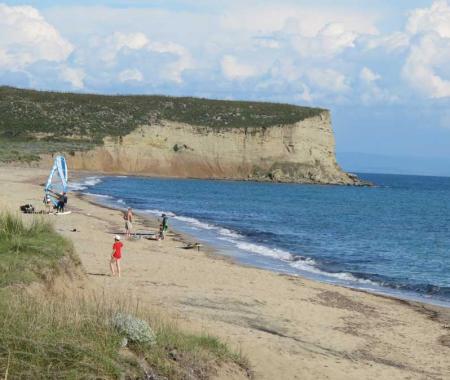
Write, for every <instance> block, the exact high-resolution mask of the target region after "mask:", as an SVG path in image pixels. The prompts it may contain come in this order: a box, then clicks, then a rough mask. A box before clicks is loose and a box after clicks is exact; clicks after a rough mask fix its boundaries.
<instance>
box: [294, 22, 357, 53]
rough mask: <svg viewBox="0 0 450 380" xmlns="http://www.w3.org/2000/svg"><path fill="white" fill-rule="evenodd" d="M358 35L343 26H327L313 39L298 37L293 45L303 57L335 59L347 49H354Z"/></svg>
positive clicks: (295, 37) (335, 24) (334, 24)
mask: <svg viewBox="0 0 450 380" xmlns="http://www.w3.org/2000/svg"><path fill="white" fill-rule="evenodd" d="M357 37H358V34H357V33H354V32H351V31H347V30H346V29H345V27H344V25H343V24H337V23H333V24H328V25H325V26H324V27H323V28H322V29H321V30H319V32H318V33H317V34H316V35H315V36H313V37H305V36H303V35H296V36H294V37H292V45H293V46H294V48H295V49H296V50H297V52H298V53H299V54H300V55H301V56H303V57H325V58H326V57H333V56H335V55H337V54H340V53H341V52H342V51H343V50H344V49H346V48H352V47H354V46H355V45H354V42H355V40H356V38H357Z"/></svg>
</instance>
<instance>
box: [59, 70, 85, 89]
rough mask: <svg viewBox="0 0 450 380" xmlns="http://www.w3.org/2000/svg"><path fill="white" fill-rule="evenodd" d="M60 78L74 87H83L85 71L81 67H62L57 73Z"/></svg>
mask: <svg viewBox="0 0 450 380" xmlns="http://www.w3.org/2000/svg"><path fill="white" fill-rule="evenodd" d="M59 77H60V79H62V80H63V81H64V82H68V83H70V85H71V86H72V87H73V88H74V89H77V90H79V89H82V88H84V82H83V80H84V78H85V77H86V73H85V72H84V70H83V69H81V68H73V67H62V68H61V70H60V74H59Z"/></svg>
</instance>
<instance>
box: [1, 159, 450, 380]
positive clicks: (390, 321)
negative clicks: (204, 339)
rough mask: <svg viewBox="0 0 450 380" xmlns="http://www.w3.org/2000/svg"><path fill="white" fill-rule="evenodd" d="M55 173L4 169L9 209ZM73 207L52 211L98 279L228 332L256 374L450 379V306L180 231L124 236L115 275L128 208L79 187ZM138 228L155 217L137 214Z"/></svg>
mask: <svg viewBox="0 0 450 380" xmlns="http://www.w3.org/2000/svg"><path fill="white" fill-rule="evenodd" d="M46 175H47V172H45V171H42V170H41V169H34V168H13V167H2V168H0V206H1V209H2V210H4V209H5V208H6V209H11V210H13V211H16V210H18V208H19V206H20V205H21V204H25V203H32V204H33V205H35V206H37V207H38V208H43V205H42V198H43V191H42V186H40V185H39V184H42V183H44V182H45V179H46ZM68 208H69V209H70V210H71V211H72V214H70V215H67V216H53V215H49V216H46V217H48V218H52V219H53V220H54V222H55V226H56V229H57V231H59V232H60V233H61V234H63V235H64V236H66V237H68V238H70V239H72V240H73V242H74V244H75V247H76V251H77V253H78V255H79V256H80V258H81V261H82V265H83V267H84V270H85V272H86V277H87V281H88V282H89V283H90V284H91V286H92V287H94V288H96V289H99V290H102V289H105V290H106V291H112V292H115V293H121V294H126V295H128V296H129V297H135V298H138V299H139V302H140V303H141V304H142V305H145V306H148V307H149V308H154V309H157V310H164V311H165V312H167V313H168V314H169V315H170V316H171V317H172V318H173V319H175V320H176V321H177V322H178V323H179V324H180V325H181V326H182V327H183V328H185V329H188V330H192V331H203V332H207V333H210V334H212V335H216V336H218V337H220V338H221V339H223V340H224V341H225V342H227V343H228V344H229V345H230V346H231V347H233V348H235V349H238V350H241V351H242V352H243V354H244V355H246V356H247V357H248V359H249V361H250V364H251V366H252V369H253V371H254V377H255V378H256V379H271V380H272V379H303V380H305V379H450V309H445V308H439V307H435V306H430V305H424V304H420V303H412V302H406V301H401V300H396V299H392V298H389V297H384V296H377V295H373V294H368V293H365V292H362V291H357V290H351V289H347V288H343V287H339V286H332V285H328V284H322V283H319V282H314V281H310V280H306V279H303V278H299V277H293V276H287V275H281V274H276V273H272V272H269V271H265V270H261V269H256V268H250V267H245V266H242V265H237V264H235V263H233V262H232V261H231V260H230V259H227V258H224V257H222V256H220V255H219V254H218V253H217V252H214V251H213V250H211V249H210V248H208V247H204V248H202V250H201V251H200V252H198V251H197V250H194V249H192V250H185V249H182V248H181V247H182V246H183V245H184V244H185V243H184V241H185V240H186V239H187V238H186V237H184V236H182V235H180V234H177V233H174V232H173V231H172V232H171V233H169V236H168V239H167V240H165V241H149V240H146V239H140V240H136V241H124V244H125V246H124V250H123V251H124V253H123V260H122V270H123V272H122V278H120V279H119V278H113V277H110V275H109V257H110V254H111V246H112V243H113V238H112V235H113V234H114V233H116V232H123V230H124V226H123V224H124V223H123V219H122V215H121V213H120V212H119V211H117V210H112V209H108V208H104V207H100V206H97V205H95V204H93V203H91V202H89V201H88V200H87V199H82V198H80V197H75V196H73V195H71V196H69V207H68ZM135 228H138V229H139V230H149V229H153V230H156V222H155V221H151V220H144V219H142V218H138V220H137V222H136V223H135ZM73 229H76V232H74V231H72V230H73ZM232 377H233V374H231V373H230V374H229V378H232Z"/></svg>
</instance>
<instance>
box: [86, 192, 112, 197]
mask: <svg viewBox="0 0 450 380" xmlns="http://www.w3.org/2000/svg"><path fill="white" fill-rule="evenodd" d="M84 194H86V195H90V196H92V197H96V198H104V199H112V198H113V197H112V196H111V195H104V194H93V193H89V192H84Z"/></svg>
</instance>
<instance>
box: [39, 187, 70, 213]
mask: <svg viewBox="0 0 450 380" xmlns="http://www.w3.org/2000/svg"><path fill="white" fill-rule="evenodd" d="M48 191H49V192H51V193H52V194H53V196H54V197H55V198H56V200H57V201H56V205H55V206H54V208H55V209H56V212H64V209H65V207H66V205H67V193H66V192H65V191H64V192H62V193H56V192H53V191H50V190H48ZM44 204H45V206H46V207H47V212H48V213H50V212H51V208H52V200H51V199H50V195H49V194H45V196H44Z"/></svg>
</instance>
